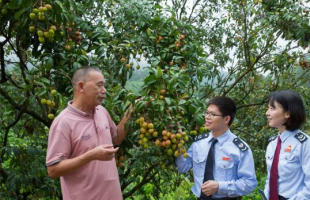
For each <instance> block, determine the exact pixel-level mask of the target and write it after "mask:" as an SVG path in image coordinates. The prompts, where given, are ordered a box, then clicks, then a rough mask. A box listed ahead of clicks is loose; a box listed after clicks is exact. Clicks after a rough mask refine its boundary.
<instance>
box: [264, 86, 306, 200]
mask: <svg viewBox="0 0 310 200" xmlns="http://www.w3.org/2000/svg"><path fill="white" fill-rule="evenodd" d="M266 115H267V119H268V123H269V126H270V127H274V128H277V129H278V135H276V136H274V137H272V138H270V140H269V141H270V143H269V145H268V147H267V151H266V164H267V172H268V175H267V180H266V185H265V191H264V192H265V195H266V197H267V198H268V199H269V200H286V199H290V200H309V199H310V162H309V161H310V140H309V136H308V135H306V134H305V133H303V132H301V131H300V130H299V128H300V127H301V125H302V124H303V123H304V122H305V121H306V112H305V107H304V105H303V102H302V99H301V97H300V95H299V94H297V93H296V92H293V91H288V90H283V91H276V92H273V93H271V94H270V96H269V105H268V110H267V112H266Z"/></svg>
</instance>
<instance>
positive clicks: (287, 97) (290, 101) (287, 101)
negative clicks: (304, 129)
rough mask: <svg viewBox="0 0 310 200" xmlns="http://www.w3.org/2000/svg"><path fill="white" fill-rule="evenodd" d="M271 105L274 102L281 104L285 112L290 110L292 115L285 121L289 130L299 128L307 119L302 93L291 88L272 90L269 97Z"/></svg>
mask: <svg viewBox="0 0 310 200" xmlns="http://www.w3.org/2000/svg"><path fill="white" fill-rule="evenodd" d="M268 102H269V104H270V105H271V106H273V107H274V106H275V105H274V102H277V103H278V104H280V105H281V106H282V108H283V110H284V111H285V112H289V114H290V117H289V118H288V120H287V122H285V124H283V125H285V127H286V129H287V130H289V131H293V130H296V129H299V128H300V127H301V125H302V124H303V123H305V121H306V110H305V107H304V104H303V101H302V99H301V97H300V95H299V94H298V93H296V92H294V91H290V90H279V91H275V92H272V93H271V94H270V95H269V97H268Z"/></svg>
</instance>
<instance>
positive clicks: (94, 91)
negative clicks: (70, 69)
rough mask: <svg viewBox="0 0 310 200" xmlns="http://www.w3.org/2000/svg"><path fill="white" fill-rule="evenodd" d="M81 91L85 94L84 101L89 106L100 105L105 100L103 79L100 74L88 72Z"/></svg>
mask: <svg viewBox="0 0 310 200" xmlns="http://www.w3.org/2000/svg"><path fill="white" fill-rule="evenodd" d="M83 90H84V92H85V95H84V97H85V100H86V101H87V102H88V103H89V105H90V106H93V107H96V106H98V105H101V104H102V101H103V100H104V98H105V94H106V89H105V79H104V77H103V75H102V74H101V73H100V72H97V71H91V72H89V74H88V76H87V77H86V79H85V80H84V81H83Z"/></svg>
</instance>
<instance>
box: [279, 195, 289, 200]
mask: <svg viewBox="0 0 310 200" xmlns="http://www.w3.org/2000/svg"><path fill="white" fill-rule="evenodd" d="M279 200H288V198H285V197H282V196H280V195H279Z"/></svg>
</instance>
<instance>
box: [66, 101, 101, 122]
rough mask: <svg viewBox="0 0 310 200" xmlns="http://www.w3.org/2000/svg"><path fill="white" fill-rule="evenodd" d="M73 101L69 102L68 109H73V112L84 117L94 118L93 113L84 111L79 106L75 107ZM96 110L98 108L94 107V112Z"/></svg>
mask: <svg viewBox="0 0 310 200" xmlns="http://www.w3.org/2000/svg"><path fill="white" fill-rule="evenodd" d="M72 103H73V100H71V101H69V102H68V109H69V110H70V111H71V112H74V113H75V114H77V115H80V116H82V117H89V118H92V115H91V114H88V113H86V112H83V111H81V110H79V109H77V108H75V107H74V106H72ZM95 111H96V109H93V114H95Z"/></svg>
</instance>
